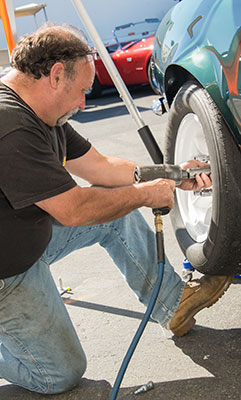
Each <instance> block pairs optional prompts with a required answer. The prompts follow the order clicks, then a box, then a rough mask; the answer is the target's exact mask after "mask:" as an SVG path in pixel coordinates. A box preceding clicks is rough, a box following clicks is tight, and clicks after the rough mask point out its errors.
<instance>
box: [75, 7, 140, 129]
mask: <svg viewBox="0 0 241 400" xmlns="http://www.w3.org/2000/svg"><path fill="white" fill-rule="evenodd" d="M72 2H73V4H74V6H75V8H76V10H77V12H78V14H79V16H80V19H81V21H82V22H83V24H84V25H85V28H86V30H87V32H88V33H89V35H90V37H91V39H92V40H93V42H94V44H95V47H96V49H97V51H98V52H99V54H100V56H101V59H102V61H103V63H104V65H105V67H106V69H107V71H108V72H109V74H110V76H111V79H112V80H113V82H114V84H115V86H116V89H117V90H118V92H119V94H120V97H121V98H122V99H123V101H124V103H125V105H126V107H127V109H128V111H129V113H130V114H131V116H132V118H133V119H134V120H135V122H136V123H137V126H138V128H139V129H140V128H143V127H144V126H145V123H144V121H143V119H142V117H141V115H140V113H139V111H138V109H137V107H136V106H135V104H134V102H133V99H132V97H131V95H130V93H129V91H128V90H127V88H126V85H125V83H124V82H123V80H122V78H121V76H120V74H119V71H118V70H117V68H116V66H115V64H114V63H113V61H112V59H111V57H110V55H109V53H108V51H107V50H106V48H105V46H104V44H103V42H102V40H101V38H100V36H99V34H98V32H97V31H96V29H95V27H94V25H93V23H92V21H91V19H90V18H89V15H88V14H87V12H86V10H85V8H84V6H83V4H82V1H81V0H72Z"/></svg>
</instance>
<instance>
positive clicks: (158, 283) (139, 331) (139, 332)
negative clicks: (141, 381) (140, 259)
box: [110, 262, 164, 400]
mask: <svg viewBox="0 0 241 400" xmlns="http://www.w3.org/2000/svg"><path fill="white" fill-rule="evenodd" d="M163 272H164V262H158V276H157V280H156V283H155V286H154V289H153V294H152V297H151V299H150V302H149V304H148V307H147V309H146V312H145V314H144V317H143V319H142V321H141V323H140V325H139V328H138V329H137V331H136V334H135V336H134V338H133V340H132V342H131V344H130V347H129V349H128V351H127V353H126V355H125V358H124V360H123V362H122V365H121V367H120V370H119V372H118V375H117V377H116V380H115V383H114V386H113V389H112V391H111V395H110V400H115V399H116V396H117V394H118V391H119V387H120V385H121V382H122V380H123V377H124V374H125V371H126V369H127V367H128V364H129V362H130V360H131V357H132V355H133V353H134V351H135V348H136V346H137V344H138V342H139V340H140V338H141V335H142V333H143V332H144V329H145V327H146V324H147V322H148V321H149V319H150V316H151V313H152V311H153V308H154V306H155V303H156V299H157V296H158V293H159V291H160V288H161V284H162V279H163Z"/></svg>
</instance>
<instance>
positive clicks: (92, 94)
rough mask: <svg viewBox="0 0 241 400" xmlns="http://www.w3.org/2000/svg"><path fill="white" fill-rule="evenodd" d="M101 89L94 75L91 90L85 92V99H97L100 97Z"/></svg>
mask: <svg viewBox="0 0 241 400" xmlns="http://www.w3.org/2000/svg"><path fill="white" fill-rule="evenodd" d="M102 89H103V88H102V86H101V84H100V82H99V80H98V78H97V76H96V75H95V79H94V82H93V85H92V87H91V89H90V90H88V91H87V92H86V98H87V99H96V98H97V97H100V95H101V92H102Z"/></svg>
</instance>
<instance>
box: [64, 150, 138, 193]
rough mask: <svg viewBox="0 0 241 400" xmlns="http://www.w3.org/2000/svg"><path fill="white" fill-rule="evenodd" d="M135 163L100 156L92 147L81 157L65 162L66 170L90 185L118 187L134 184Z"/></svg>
mask: <svg viewBox="0 0 241 400" xmlns="http://www.w3.org/2000/svg"><path fill="white" fill-rule="evenodd" d="M137 165H138V164H137V163H134V162H132V161H128V160H124V159H121V158H117V157H109V156H104V155H102V154H100V153H99V152H98V151H97V150H96V149H95V148H94V147H91V148H90V150H89V151H88V152H87V153H86V154H85V155H84V156H82V157H79V158H76V159H74V160H70V161H67V163H66V169H67V170H68V172H70V173H71V174H73V175H75V176H78V177H79V178H83V179H84V180H86V181H88V182H89V183H91V184H92V185H95V186H103V187H120V186H127V185H131V184H133V183H134V168H135V167H136V166H137Z"/></svg>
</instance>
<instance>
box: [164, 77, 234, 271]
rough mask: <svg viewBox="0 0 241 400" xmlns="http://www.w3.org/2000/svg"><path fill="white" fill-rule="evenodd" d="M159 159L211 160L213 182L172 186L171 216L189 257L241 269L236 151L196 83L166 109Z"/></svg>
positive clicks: (217, 267) (201, 267)
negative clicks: (199, 187)
mask: <svg viewBox="0 0 241 400" xmlns="http://www.w3.org/2000/svg"><path fill="white" fill-rule="evenodd" d="M168 121H169V122H168V128H167V137H166V148H165V156H166V158H165V161H166V162H167V163H169V164H180V163H182V162H184V161H187V160H191V159H194V158H196V159H199V160H202V161H205V162H210V163H211V170H212V181H213V186H212V188H211V189H206V190H203V191H201V192H198V193H194V192H191V191H183V190H181V189H177V190H176V193H175V200H176V204H175V208H174V210H173V211H172V212H171V220H172V224H173V227H174V230H175V234H176V238H177V240H178V242H179V245H180V247H181V249H182V251H183V253H184V254H185V256H186V257H187V258H188V260H189V262H190V263H191V264H192V265H193V266H194V267H195V268H196V269H197V270H198V271H200V272H202V273H207V274H217V275H226V274H235V273H240V272H241V174H240V171H241V153H240V150H239V147H238V146H237V144H236V142H235V140H234V138H233V136H232V135H231V133H230V131H229V129H228V127H227V125H226V123H225V121H224V120H223V118H222V116H221V115H220V113H219V111H218V109H217V107H216V106H215V104H214V102H213V100H212V99H211V98H210V96H209V95H208V93H207V92H206V91H205V89H203V88H202V87H201V86H199V85H198V83H196V82H194V81H190V82H187V83H186V84H184V85H183V87H181V89H180V90H179V91H178V93H177V95H176V97H175V99H174V101H173V103H172V106H171V109H170V112H169V120H168Z"/></svg>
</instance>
